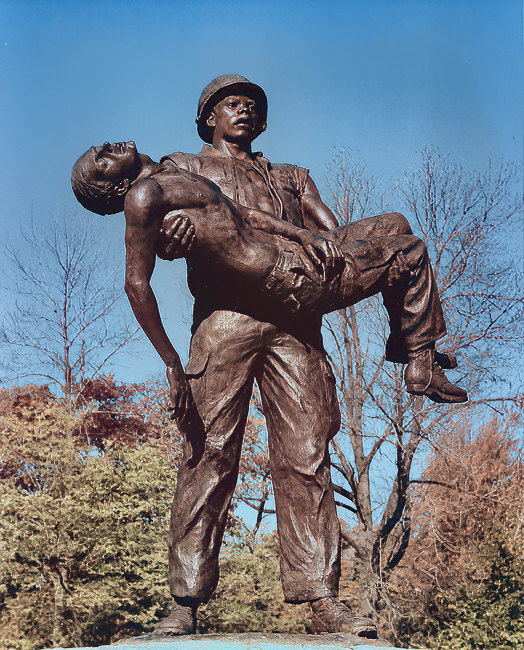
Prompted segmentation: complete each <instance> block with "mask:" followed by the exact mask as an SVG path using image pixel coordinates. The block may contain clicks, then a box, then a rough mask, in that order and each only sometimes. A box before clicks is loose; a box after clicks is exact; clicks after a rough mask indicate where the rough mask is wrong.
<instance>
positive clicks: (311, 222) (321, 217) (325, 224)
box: [302, 175, 345, 279]
mask: <svg viewBox="0 0 524 650" xmlns="http://www.w3.org/2000/svg"><path fill="white" fill-rule="evenodd" d="M302 215H303V217H304V227H305V228H307V229H308V230H312V231H313V232H317V233H322V232H325V231H326V230H334V229H335V228H337V227H338V221H337V218H336V217H335V215H334V214H333V213H332V212H331V210H330V209H329V208H328V207H327V205H326V204H325V203H324V202H323V201H322V199H321V198H320V193H319V191H318V189H317V186H316V185H315V183H314V182H313V179H312V178H310V176H309V175H308V177H307V180H306V184H305V187H304V192H303V194H302ZM324 265H325V269H326V277H327V278H328V279H331V278H334V277H336V276H337V275H338V274H339V273H340V272H341V271H342V269H343V268H344V265H345V258H344V254H343V252H342V250H341V249H340V247H339V246H338V245H337V244H336V243H335V242H333V241H330V242H329V246H328V251H327V253H326V255H325V259H324Z"/></svg>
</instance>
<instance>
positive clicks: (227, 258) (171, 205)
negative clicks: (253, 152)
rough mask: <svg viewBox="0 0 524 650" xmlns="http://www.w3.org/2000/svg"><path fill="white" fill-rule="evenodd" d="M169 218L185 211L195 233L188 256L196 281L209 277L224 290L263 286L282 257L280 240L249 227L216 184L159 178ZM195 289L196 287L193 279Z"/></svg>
mask: <svg viewBox="0 0 524 650" xmlns="http://www.w3.org/2000/svg"><path fill="white" fill-rule="evenodd" d="M153 178H154V179H155V180H156V182H157V183H158V184H159V185H160V186H161V188H162V195H163V206H162V209H163V212H164V213H167V212H168V211H172V210H180V211H181V212H183V213H184V214H186V215H187V216H188V217H189V218H190V219H191V223H192V224H193V226H194V228H195V235H196V236H195V244H194V247H193V248H192V250H191V252H190V253H189V254H188V256H187V263H188V273H189V275H190V276H192V275H194V274H197V275H200V274H205V275H206V277H208V278H215V279H216V278H220V283H221V284H229V283H231V282H234V283H235V284H238V282H239V278H241V281H242V283H244V284H247V285H248V286H250V287H252V288H258V287H261V286H262V285H263V283H264V282H265V280H266V279H267V276H268V275H269V273H270V271H271V269H272V268H273V267H274V265H275V263H276V260H277V257H278V245H277V242H276V240H275V235H272V234H268V233H264V232H261V231H260V230H257V231H256V233H255V232H253V230H252V229H251V228H250V227H249V225H248V224H247V223H246V221H245V219H244V218H243V214H242V210H244V209H243V208H242V207H241V206H239V205H237V204H234V203H233V202H232V201H230V200H229V199H228V198H227V197H225V196H224V195H223V194H222V193H221V191H220V189H219V188H218V186H217V185H215V184H214V183H213V182H211V181H209V180H207V179H205V178H203V177H202V176H197V175H194V174H191V175H189V174H185V173H180V174H177V173H173V171H172V170H168V171H167V170H166V171H165V172H159V173H158V174H155V175H154V177H153ZM189 280H190V286H191V284H192V283H191V277H190V278H189Z"/></svg>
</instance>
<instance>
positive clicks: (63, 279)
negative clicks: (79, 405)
mask: <svg viewBox="0 0 524 650" xmlns="http://www.w3.org/2000/svg"><path fill="white" fill-rule="evenodd" d="M97 232H98V229H97V228H96V225H95V222H94V221H93V223H91V221H90V220H89V219H88V218H86V219H84V220H82V222H80V220H79V219H77V218H76V217H75V216H74V215H73V216H71V215H69V216H68V215H66V214H64V213H58V214H57V215H56V216H55V217H54V218H53V220H52V222H51V224H50V225H49V226H46V227H45V228H44V227H43V226H37V225H36V224H35V222H34V219H32V220H31V223H30V224H29V225H28V227H27V228H25V229H23V230H22V231H21V239H20V243H19V245H17V246H14V245H9V244H8V245H6V249H5V250H6V256H7V260H8V264H9V271H8V274H7V277H8V278H9V279H8V280H7V282H8V284H7V286H6V287H5V290H6V293H7V295H8V297H9V301H10V305H11V309H10V311H9V313H7V314H6V315H5V317H4V321H3V323H2V324H1V336H2V342H3V347H4V355H3V357H4V358H3V365H4V373H5V374H4V381H6V382H7V381H15V380H20V379H26V378H28V377H31V378H36V379H37V380H40V381H42V380H43V381H44V382H46V383H49V384H50V385H56V386H58V387H59V390H60V393H61V394H62V396H63V398H64V400H65V402H66V404H70V403H71V402H72V400H74V399H75V398H76V397H78V395H79V393H80V392H81V389H82V386H84V385H86V383H87V382H88V381H89V380H91V379H93V377H95V376H96V375H97V374H99V373H100V371H101V370H102V369H103V368H104V367H105V366H106V364H107V363H108V361H109V360H110V359H112V358H113V357H114V355H115V354H117V353H118V352H120V351H121V350H122V349H123V348H124V347H125V346H126V345H127V344H128V343H129V342H130V341H131V340H133V339H134V336H135V334H136V332H137V330H136V329H135V328H134V327H131V326H130V325H129V324H128V322H127V317H126V316H125V313H124V311H123V309H121V305H120V302H121V300H122V296H123V290H122V287H121V282H119V281H118V279H117V277H118V274H117V271H118V267H117V265H115V264H114V263H113V262H112V260H111V259H110V256H109V252H108V251H107V250H104V248H103V246H102V243H101V242H100V241H99V239H98V238H97Z"/></svg>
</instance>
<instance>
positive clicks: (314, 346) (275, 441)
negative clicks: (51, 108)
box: [155, 75, 456, 637]
mask: <svg viewBox="0 0 524 650" xmlns="http://www.w3.org/2000/svg"><path fill="white" fill-rule="evenodd" d="M266 116H267V98H266V95H265V93H264V91H263V90H262V88H260V87H259V86H257V85H255V84H253V83H251V82H250V81H248V80H247V79H246V78H244V77H241V76H240V75H223V76H220V77H217V78H216V79H214V80H213V81H212V82H211V83H210V84H209V85H208V86H206V88H205V89H204V91H203V93H202V95H201V97H200V101H199V104H198V116H197V120H196V121H197V128H198V133H199V135H200V137H201V138H202V140H203V141H204V142H205V143H206V144H205V145H204V147H203V149H202V151H201V152H200V153H198V154H196V155H194V154H185V153H173V154H171V155H169V156H165V157H164V158H163V159H162V163H163V164H164V166H169V165H172V166H173V168H174V169H176V170H178V171H182V173H183V170H186V171H189V172H192V173H196V174H199V175H201V176H204V177H206V178H208V179H210V180H211V181H213V182H214V183H216V185H218V186H219V188H220V189H221V191H222V192H223V194H225V195H226V196H228V197H229V198H231V199H233V200H234V201H236V202H237V203H240V204H241V205H244V206H246V207H248V208H256V209H259V210H263V211H265V212H268V213H270V214H272V215H276V216H278V217H280V218H281V219H284V220H287V221H288V222H290V223H292V224H294V225H295V226H298V227H300V228H308V229H310V230H313V231H316V232H322V231H326V230H331V229H333V228H335V227H336V226H337V225H338V224H337V221H336V219H335V217H334V215H333V214H332V212H331V211H330V210H329V209H328V208H327V206H326V205H324V203H323V202H322V200H321V198H320V195H319V193H318V190H317V188H316V186H315V184H314V183H313V181H312V180H311V178H310V177H309V174H308V171H307V170H306V169H303V168H301V167H297V166H295V165H287V164H272V163H270V161H269V160H268V159H267V158H265V157H264V156H263V155H262V154H261V153H255V152H253V151H252V149H251V144H252V142H253V140H255V138H257V137H258V136H259V135H260V134H261V133H262V132H263V131H264V130H265V128H266ZM179 216H180V215H179ZM176 223H177V226H176V227H175V226H174V227H173V230H174V232H175V236H174V238H173V248H172V254H171V257H175V256H179V255H181V254H183V249H184V246H188V245H190V244H188V243H187V242H188V241H190V236H188V235H190V231H188V229H187V221H186V222H185V224H184V219H179V220H178V221H177V222H176ZM177 227H178V231H177V230H176V228H177ZM353 228H354V233H355V239H367V238H368V237H371V236H374V237H380V236H382V235H384V236H386V235H395V234H399V235H402V234H411V229H410V227H409V224H408V223H407V221H406V219H405V218H404V217H403V216H402V215H400V214H398V213H391V214H386V215H380V216H378V217H372V218H369V219H364V220H362V221H360V222H355V224H353ZM177 242H179V247H178V250H177ZM173 251H174V252H173ZM181 251H182V252H181ZM175 252H176V255H175ZM343 263H344V259H343V255H342V252H341V251H340V250H339V248H338V247H337V246H336V244H334V243H333V242H329V243H328V244H327V245H326V250H325V252H324V260H323V266H324V273H325V275H326V277H327V278H329V277H334V276H335V275H336V274H337V272H338V271H339V270H340V268H341V265H342V264H343ZM282 270H283V271H285V270H286V269H282ZM188 279H189V283H190V288H191V292H192V293H193V295H194V296H195V305H194V314H193V327H192V334H193V336H192V340H191V347H190V353H189V362H188V364H187V367H186V370H185V374H186V376H187V379H188V380H189V384H190V387H191V392H192V395H193V398H194V401H195V403H196V407H197V409H198V412H199V414H200V416H201V418H202V420H203V423H204V425H205V430H206V441H205V448H204V452H203V455H202V457H201V458H200V459H199V462H198V463H197V464H196V466H195V463H194V462H193V460H192V458H191V453H190V451H188V453H187V454H186V456H185V460H184V461H183V462H182V466H181V467H180V470H179V473H178V480H177V488H176V493H175V498H174V502H173V509H172V514H171V527H170V543H169V562H170V569H169V571H170V589H171V594H172V596H173V598H174V601H175V604H174V607H173V610H172V612H171V613H170V615H169V616H168V617H167V618H166V619H165V620H164V621H162V622H161V623H160V624H159V625H158V626H157V628H156V630H155V635H157V636H169V635H178V634H191V633H193V632H194V631H195V624H196V610H197V607H198V606H199V605H200V604H201V603H205V602H207V601H208V600H209V598H210V597H211V595H212V594H213V591H214V590H215V588H216V585H217V582H218V555H219V550H220V545H221V543H222V538H223V533H224V527H225V525H226V520H227V512H228V508H229V504H230V501H231V497H232V495H233V491H234V489H235V485H236V480H237V476H238V465H239V459H240V453H241V446H242V438H243V434H244V429H245V425H246V420H247V416H248V411H249V403H250V398H251V394H252V390H253V382H254V381H255V380H256V382H257V384H258V387H259V389H260V394H261V399H262V407H263V410H264V414H265V416H266V422H267V431H268V446H269V456H270V466H271V476H272V480H273V487H274V495H275V506H276V512H277V529H278V537H279V541H280V569H281V579H282V588H283V592H284V598H285V600H286V602H289V603H303V602H310V603H311V610H312V616H311V623H310V630H311V631H312V632H314V633H323V632H348V633H352V634H357V635H361V636H368V637H375V636H376V628H375V625H374V623H373V621H371V619H368V618H362V617H360V616H358V614H356V615H355V614H354V613H352V612H351V611H350V610H349V609H348V608H347V607H346V606H345V605H344V604H343V603H342V602H340V601H339V600H338V583H339V577H340V531H339V523H338V517H337V512H336V507H335V501H334V497H333V492H332V488H331V475H330V462H329V452H328V443H329V441H330V440H331V438H332V437H333V436H334V435H335V434H336V433H337V431H338V429H339V426H340V414H339V408H338V404H337V397H336V389H335V380H334V376H333V373H332V370H331V368H330V367H329V365H328V362H327V360H326V354H325V351H324V348H323V345H322V337H321V320H322V318H321V316H320V315H315V314H311V315H307V316H304V315H303V314H300V315H298V314H297V315H290V313H289V311H288V312H287V313H286V314H284V313H283V314H282V315H281V316H275V315H274V314H272V315H271V316H269V315H268V314H267V313H265V312H264V310H263V309H262V307H258V306H257V302H256V301H251V300H246V297H245V295H243V292H242V277H241V275H240V274H239V279H238V283H239V284H238V292H237V294H236V293H235V292H228V295H227V297H226V296H224V295H223V294H221V293H220V292H217V291H216V290H215V289H214V286H213V284H212V283H209V282H208V281H206V278H205V277H203V276H201V275H199V273H198V270H197V269H191V268H190V266H188ZM268 321H270V322H268ZM434 325H435V330H439V335H438V336H437V337H436V338H439V337H440V336H442V335H443V333H444V331H445V329H444V325H443V322H442V323H434ZM387 356H388V359H390V360H392V361H404V362H406V361H408V360H409V362H410V365H409V366H408V368H410V369H411V374H414V375H415V376H418V375H421V376H423V377H427V378H429V379H428V381H427V383H428V386H431V384H432V382H433V383H434V382H436V381H437V380H439V377H442V376H443V375H442V374H439V373H438V372H435V373H434V378H433V375H432V368H433V364H434V345H428V346H425V348H424V349H423V350H421V352H420V354H416V355H414V353H411V355H410V356H409V357H408V356H407V352H406V350H403V349H400V347H399V345H398V342H396V341H395V340H390V341H388V349H387ZM424 381H426V380H424ZM183 383H184V382H180V384H181V385H182V384H183ZM428 386H426V388H427V387H428ZM446 387H450V389H451V390H453V389H455V388H456V387H453V386H452V385H451V384H449V383H447V384H446V386H444V389H443V390H444V391H445V390H446V389H447V388H446ZM439 388H440V389H442V386H441V387H439ZM441 392H442V391H441ZM171 393H172V396H173V400H174V404H178V403H180V401H181V400H180V395H177V384H176V382H175V381H174V382H172V383H171ZM426 394H429V393H426ZM175 415H176V412H175Z"/></svg>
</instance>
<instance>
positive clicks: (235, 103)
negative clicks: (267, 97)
mask: <svg viewBox="0 0 524 650" xmlns="http://www.w3.org/2000/svg"><path fill="white" fill-rule="evenodd" d="M207 123H208V125H209V126H211V127H213V129H214V130H213V140H216V139H222V140H227V141H231V142H235V141H246V140H247V141H249V142H251V141H252V140H254V139H255V138H256V137H257V135H259V134H260V131H261V129H260V124H259V116H258V112H257V105H256V103H255V101H254V100H252V99H251V97H246V96H245V95H230V96H229V97H226V98H225V99H223V100H222V101H221V102H219V103H218V104H217V105H216V106H215V107H214V109H213V111H212V113H211V115H210V116H209V117H208V120H207Z"/></svg>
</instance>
